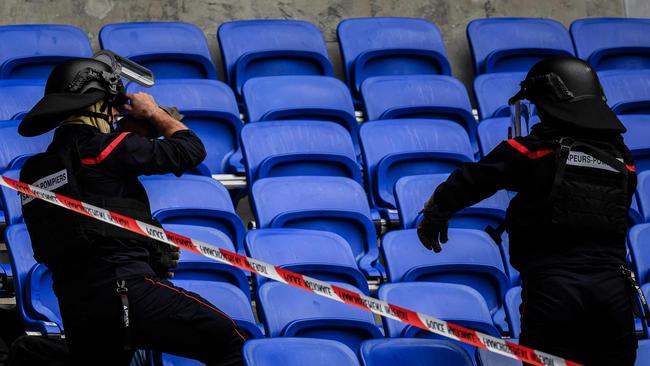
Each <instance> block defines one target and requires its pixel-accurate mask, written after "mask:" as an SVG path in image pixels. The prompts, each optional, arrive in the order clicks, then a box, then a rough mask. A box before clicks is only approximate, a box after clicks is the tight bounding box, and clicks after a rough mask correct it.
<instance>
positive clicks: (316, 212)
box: [251, 176, 383, 276]
mask: <svg viewBox="0 0 650 366" xmlns="http://www.w3.org/2000/svg"><path fill="white" fill-rule="evenodd" d="M251 202H252V207H253V212H254V214H255V218H256V222H257V227H259V228H282V227H285V228H298V229H314V230H322V231H331V232H335V233H337V234H339V235H340V236H342V237H343V238H344V239H345V240H346V241H347V242H348V244H349V245H350V248H351V249H352V253H354V257H355V259H356V261H357V263H358V265H359V269H361V270H362V271H363V272H364V273H365V274H366V275H370V276H379V275H381V273H382V272H383V269H382V267H381V264H380V263H379V262H378V258H379V250H378V249H377V234H376V231H375V227H374V225H373V222H372V219H371V216H370V207H369V206H368V201H367V198H366V193H365V192H364V190H363V188H362V187H361V185H359V183H357V182H355V181H354V180H352V179H349V178H342V177H322V176H311V177H299V176H297V177H276V178H264V179H260V180H258V181H257V182H255V183H254V184H253V187H252V195H251Z"/></svg>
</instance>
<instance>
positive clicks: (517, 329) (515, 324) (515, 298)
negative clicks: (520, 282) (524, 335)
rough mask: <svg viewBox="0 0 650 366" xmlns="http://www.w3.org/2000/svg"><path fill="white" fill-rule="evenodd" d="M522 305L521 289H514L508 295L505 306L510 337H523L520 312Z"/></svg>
mask: <svg viewBox="0 0 650 366" xmlns="http://www.w3.org/2000/svg"><path fill="white" fill-rule="evenodd" d="M519 305H521V287H519V286H517V287H513V288H511V289H510V290H508V292H507V293H506V297H505V301H504V306H505V309H506V318H507V319H508V325H509V326H510V336H511V337H512V338H519V336H520V335H521V315H520V312H519Z"/></svg>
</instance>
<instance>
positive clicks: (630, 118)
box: [618, 114, 650, 173]
mask: <svg viewBox="0 0 650 366" xmlns="http://www.w3.org/2000/svg"><path fill="white" fill-rule="evenodd" d="M618 118H619V119H620V120H621V122H622V123H623V124H624V125H625V128H627V132H626V133H625V134H624V135H623V138H624V139H625V144H626V145H627V147H628V148H629V149H630V151H632V155H633V156H634V166H635V167H636V171H637V173H640V172H642V171H646V170H649V169H650V114H626V115H622V116H618Z"/></svg>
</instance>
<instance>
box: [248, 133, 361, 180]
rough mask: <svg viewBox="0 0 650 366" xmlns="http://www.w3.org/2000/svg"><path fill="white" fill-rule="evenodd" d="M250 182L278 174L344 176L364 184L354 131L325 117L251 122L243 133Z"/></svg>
mask: <svg viewBox="0 0 650 366" xmlns="http://www.w3.org/2000/svg"><path fill="white" fill-rule="evenodd" d="M241 141H242V148H243V153H244V160H245V162H246V174H247V179H248V183H249V184H252V183H254V182H255V181H257V180H258V179H261V178H267V177H278V176H296V175H298V176H299V175H302V176H307V175H324V176H342V177H347V178H351V179H354V180H356V181H357V182H359V184H363V178H362V176H361V168H360V167H359V164H358V163H357V158H356V153H355V151H354V146H353V145H352V140H351V139H350V134H349V133H348V132H347V131H346V130H345V129H344V128H343V127H341V126H339V125H336V124H334V123H330V122H321V121H268V122H264V123H249V124H247V125H246V126H244V128H243V130H242V133H241Z"/></svg>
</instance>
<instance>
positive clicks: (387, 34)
mask: <svg viewBox="0 0 650 366" xmlns="http://www.w3.org/2000/svg"><path fill="white" fill-rule="evenodd" d="M336 33H337V35H338V39H339V47H340V48H341V54H342V56H343V66H344V68H345V76H346V79H347V81H348V85H349V86H350V89H353V90H355V91H356V92H360V91H361V84H362V83H363V81H364V80H365V79H366V78H368V77H371V76H382V75H423V74H442V75H451V67H450V65H449V61H448V60H447V52H446V51H445V46H444V43H443V40H442V34H441V33H440V30H439V29H438V27H436V25H435V24H433V23H432V22H430V21H428V20H424V19H418V18H398V17H386V18H379V17H375V18H356V19H345V20H343V21H342V22H341V23H339V25H338V27H337V30H336Z"/></svg>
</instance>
